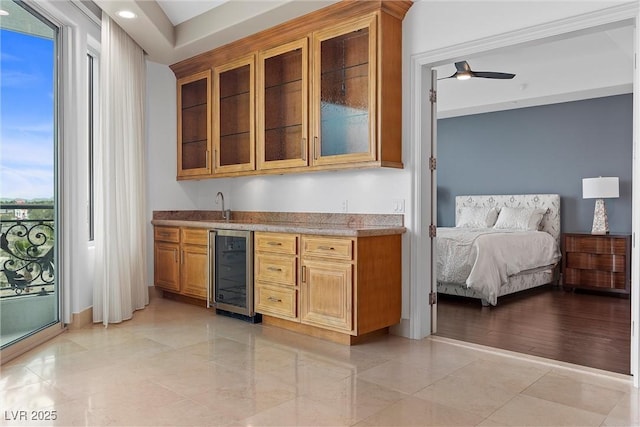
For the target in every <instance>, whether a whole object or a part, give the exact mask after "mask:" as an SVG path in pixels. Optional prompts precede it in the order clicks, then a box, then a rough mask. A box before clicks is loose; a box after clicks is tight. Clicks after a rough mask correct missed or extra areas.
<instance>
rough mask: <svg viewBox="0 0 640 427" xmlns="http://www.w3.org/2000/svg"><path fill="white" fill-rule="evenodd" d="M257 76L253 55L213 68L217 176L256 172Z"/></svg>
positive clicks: (214, 138) (214, 137)
mask: <svg viewBox="0 0 640 427" xmlns="http://www.w3.org/2000/svg"><path fill="white" fill-rule="evenodd" d="M254 73H255V71H254V56H253V55H249V56H246V57H243V58H240V59H237V60H234V61H232V62H229V63H227V64H224V65H221V66H218V67H216V68H214V79H213V81H214V91H213V92H214V95H213V111H214V117H213V140H214V143H215V152H214V158H215V173H216V174H218V173H224V172H239V171H252V170H254V169H255V119H254V117H255V113H254V105H255V89H254V86H255V74H254Z"/></svg>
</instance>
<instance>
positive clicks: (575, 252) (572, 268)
mask: <svg viewBox="0 0 640 427" xmlns="http://www.w3.org/2000/svg"><path fill="white" fill-rule="evenodd" d="M562 273H563V275H562V276H563V286H564V288H565V289H589V290H594V291H604V292H609V293H613V294H617V295H620V296H628V295H629V290H630V285H631V235H630V234H604V235H599V234H589V233H563V234H562Z"/></svg>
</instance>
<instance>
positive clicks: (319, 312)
mask: <svg viewBox="0 0 640 427" xmlns="http://www.w3.org/2000/svg"><path fill="white" fill-rule="evenodd" d="M298 241H299V242H300V243H299V247H298ZM255 242H256V244H255V261H254V262H255V279H256V282H255V294H256V306H255V307H256V312H259V313H262V314H263V315H264V316H263V322H264V323H266V324H273V325H276V326H280V327H284V328H288V329H292V330H296V331H299V332H302V333H307V334H310V335H314V336H319V337H323V338H327V339H330V340H333V341H337V342H341V343H353V342H356V341H357V340H358V339H360V338H362V337H364V336H366V335H367V334H369V333H372V332H376V331H381V330H385V329H386V328H388V327H389V326H391V325H394V324H396V323H398V322H399V321H400V311H401V248H400V244H401V236H400V235H389V236H371V237H357V238H351V237H338V236H318V235H304V234H303V235H300V236H298V235H290V234H281V233H256V234H255ZM294 265H297V266H299V267H298V268H297V272H296V273H295V274H292V272H291V268H293V266H294ZM278 319H285V320H286V321H280V320H278Z"/></svg>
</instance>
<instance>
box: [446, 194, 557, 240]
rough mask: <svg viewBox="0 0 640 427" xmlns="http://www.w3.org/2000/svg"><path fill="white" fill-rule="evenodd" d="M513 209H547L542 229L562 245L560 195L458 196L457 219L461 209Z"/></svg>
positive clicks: (541, 225)
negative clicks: (505, 207) (506, 207)
mask: <svg viewBox="0 0 640 427" xmlns="http://www.w3.org/2000/svg"><path fill="white" fill-rule="evenodd" d="M494 206H495V207H504V206H508V207H512V208H541V209H546V213H545V214H544V216H543V217H542V222H541V224H540V227H541V229H542V231H546V232H547V233H549V234H551V235H552V236H553V237H554V239H556V241H557V242H558V244H560V195H559V194H507V195H482V196H456V217H457V216H458V215H459V214H460V208H461V207H494Z"/></svg>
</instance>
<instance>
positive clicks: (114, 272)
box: [93, 13, 149, 326]
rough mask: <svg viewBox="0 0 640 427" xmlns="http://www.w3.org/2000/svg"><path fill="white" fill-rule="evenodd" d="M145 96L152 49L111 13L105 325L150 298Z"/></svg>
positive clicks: (99, 218)
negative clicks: (147, 53) (147, 50)
mask: <svg viewBox="0 0 640 427" xmlns="http://www.w3.org/2000/svg"><path fill="white" fill-rule="evenodd" d="M144 101H145V60H144V52H143V50H142V48H140V46H138V45H137V44H136V43H135V42H134V41H133V40H132V39H131V38H130V37H129V36H128V35H127V34H126V33H125V32H124V31H123V30H122V29H121V28H120V27H119V26H118V25H117V24H116V23H115V22H113V21H112V20H111V19H110V18H109V16H108V15H106V14H105V13H103V14H102V41H101V53H100V137H99V138H98V143H97V147H96V150H95V158H96V163H95V179H96V188H95V196H96V202H95V203H96V204H95V212H96V228H95V245H96V249H95V250H96V253H95V255H96V266H95V285H94V290H93V321H94V322H102V323H103V324H104V325H105V326H106V325H108V324H109V323H118V322H122V321H123V320H127V319H130V318H131V317H132V316H133V312H134V311H135V310H138V309H142V308H144V307H145V305H147V304H148V303H149V293H148V288H147V280H146V271H147V269H146V252H147V250H146V236H145V231H146V218H145V216H146V214H145V212H146V209H145V197H146V189H145V152H144V145H145V139H144V126H145V117H144Z"/></svg>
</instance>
